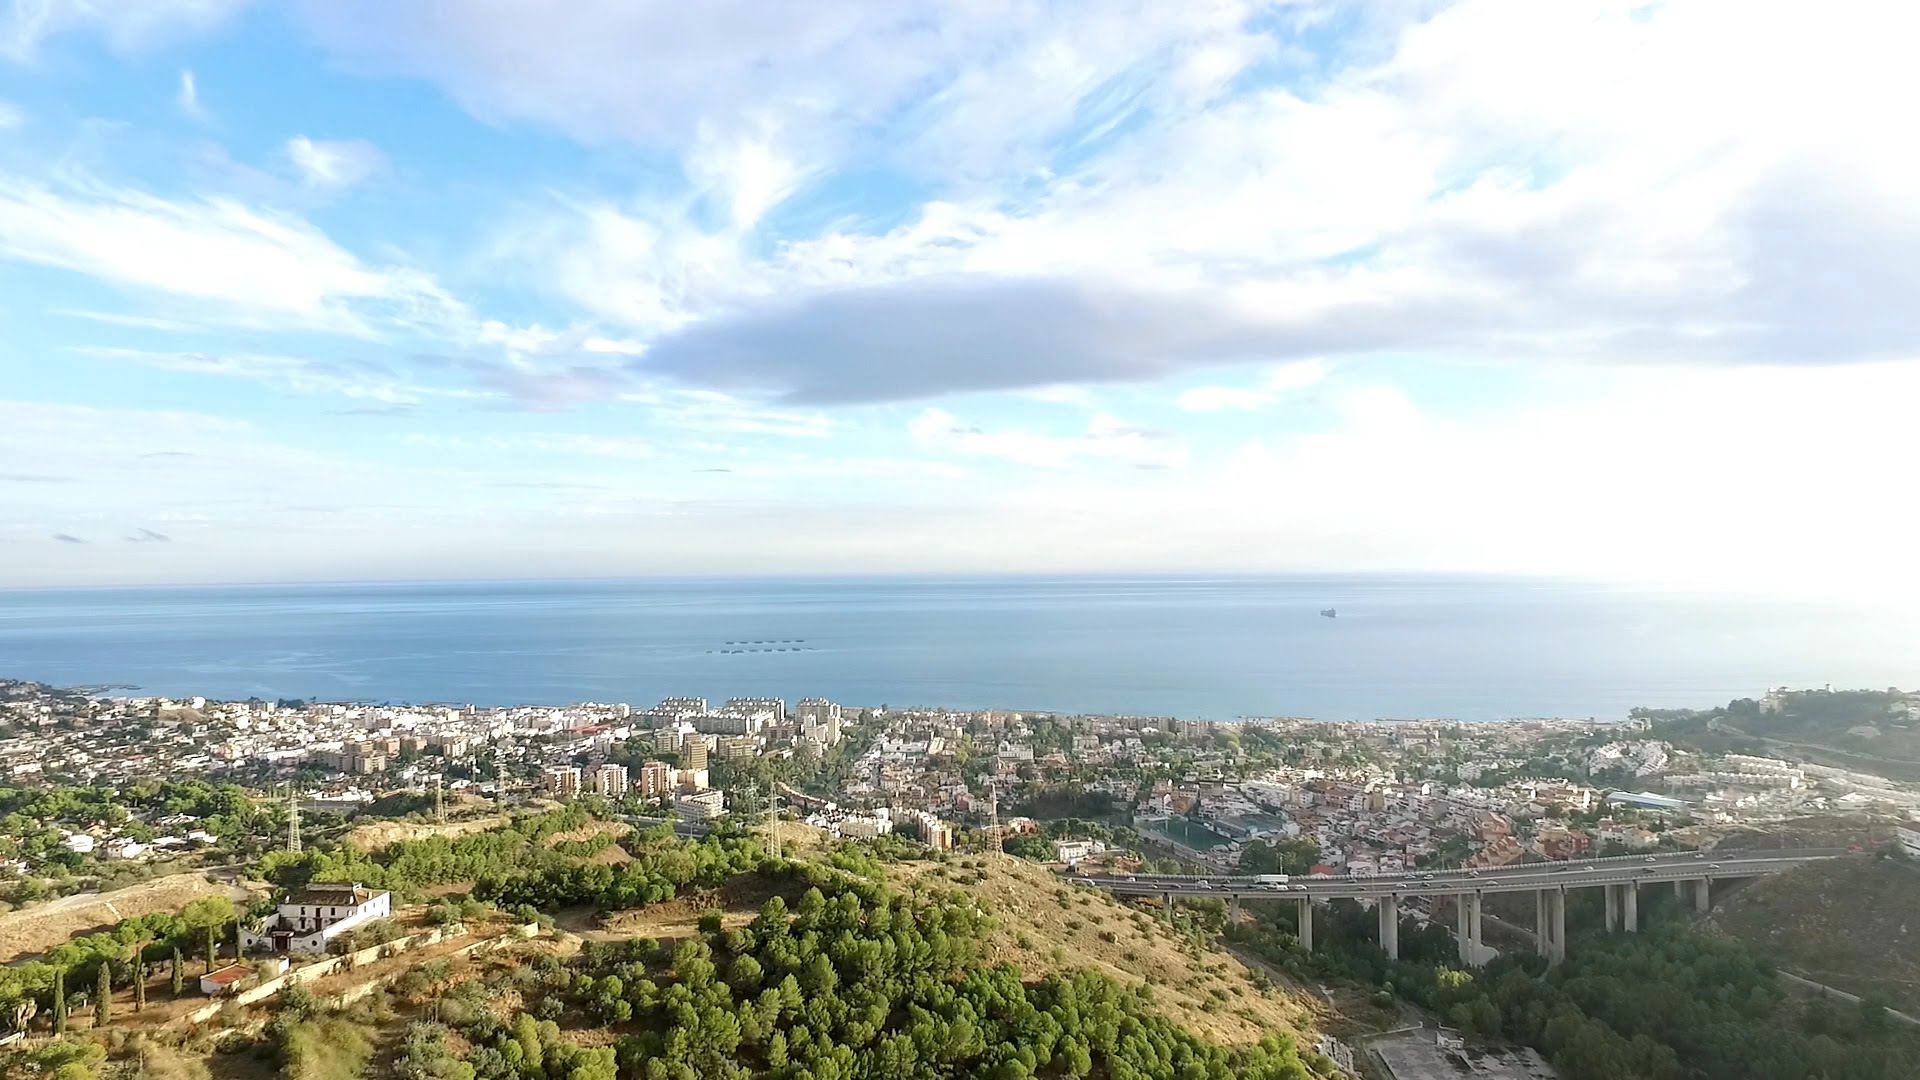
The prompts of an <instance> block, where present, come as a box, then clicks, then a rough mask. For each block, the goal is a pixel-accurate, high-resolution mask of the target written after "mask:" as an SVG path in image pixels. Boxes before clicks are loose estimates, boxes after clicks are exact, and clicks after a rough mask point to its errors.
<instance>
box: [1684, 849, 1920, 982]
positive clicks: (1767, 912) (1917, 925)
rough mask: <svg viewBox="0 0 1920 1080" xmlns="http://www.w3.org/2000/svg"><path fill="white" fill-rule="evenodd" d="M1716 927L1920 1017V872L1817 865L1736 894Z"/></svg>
mask: <svg viewBox="0 0 1920 1080" xmlns="http://www.w3.org/2000/svg"><path fill="white" fill-rule="evenodd" d="M1712 926H1713V927H1714V928H1715V929H1717V930H1719V931H1721V932H1723V933H1725V934H1727V935H1728V936H1730V937H1733V938H1736V939H1738V940H1740V941H1742V942H1745V943H1747V944H1748V945H1751V946H1753V947H1754V948H1755V949H1757V950H1759V951H1760V952H1762V953H1763V954H1765V955H1766V956H1768V957H1770V958H1772V959H1773V960H1774V961H1775V962H1777V963H1779V964H1780V965H1781V966H1782V967H1785V968H1787V969H1788V970H1791V971H1793V972H1795V973H1797V974H1800V975H1803V976H1805V977H1807V978H1809V979H1812V980H1814V981H1816V982H1821V983H1825V984H1827V985H1828V986H1834V987H1838V988H1839V989H1842V990H1846V991H1849V992H1851V993H1855V994H1859V995H1862V996H1872V997H1878V998H1880V999H1882V1000H1885V1001H1886V1002H1888V1003H1889V1004H1891V1005H1892V1006H1893V1007H1894V1008H1897V1009H1900V1010H1902V1011H1904V1012H1909V1013H1913V1012H1920V866H1915V865H1913V864H1903V863H1901V862H1898V861H1896V860H1893V859H1839V860H1834V861H1831V862H1819V863H1811V864H1809V865H1807V866H1802V867H1799V868H1797V869H1794V870H1789V871H1787V872H1786V873H1784V874H1778V875H1775V876H1773V877H1767V878H1761V879H1760V880H1758V881H1753V882H1749V883H1748V884H1747V885H1746V887H1744V888H1742V889H1739V890H1737V891H1735V892H1733V893H1731V894H1730V895H1729V896H1728V897H1727V899H1726V900H1725V901H1724V902H1723V903H1721V904H1720V905H1719V907H1718V908H1717V909H1716V910H1715V911H1714V914H1713V918H1712Z"/></svg>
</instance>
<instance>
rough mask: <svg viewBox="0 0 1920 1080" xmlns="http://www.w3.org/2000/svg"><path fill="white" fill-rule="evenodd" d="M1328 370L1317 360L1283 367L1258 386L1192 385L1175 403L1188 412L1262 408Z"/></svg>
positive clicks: (1304, 386)
mask: <svg viewBox="0 0 1920 1080" xmlns="http://www.w3.org/2000/svg"><path fill="white" fill-rule="evenodd" d="M1327 371H1328V365H1327V364H1326V362H1325V361H1323V360H1318V359H1314V360H1301V361H1298V362H1296V363H1292V364H1282V365H1280V366H1279V367H1277V368H1274V369H1273V370H1272V371H1270V372H1268V373H1267V377H1266V378H1265V379H1262V380H1261V382H1260V385H1258V386H1195V387H1192V388H1190V389H1188V390H1185V391H1182V392H1181V394H1180V396H1179V398H1177V399H1176V401H1175V404H1177V405H1179V407H1180V408H1182V409H1184V410H1186V411H1187V412H1223V411H1226V410H1229V409H1241V410H1246V409H1264V408H1266V407H1267V406H1268V405H1271V404H1273V403H1274V401H1275V400H1277V399H1278V398H1280V397H1283V396H1285V395H1287V394H1289V393H1291V392H1293V391H1296V390H1304V389H1306V388H1307V387H1309V386H1313V385H1315V384H1316V383H1318V382H1320V380H1322V379H1324V378H1326V377H1327Z"/></svg>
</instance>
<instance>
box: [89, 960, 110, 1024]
mask: <svg viewBox="0 0 1920 1080" xmlns="http://www.w3.org/2000/svg"><path fill="white" fill-rule="evenodd" d="M93 997H94V1005H93V1026H94V1027H104V1026H106V1025H107V1024H110V1023H112V1022H113V965H112V964H109V963H107V962H106V961H105V960H102V961H100V978H99V981H98V984H97V985H96V986H95V987H94V991H93Z"/></svg>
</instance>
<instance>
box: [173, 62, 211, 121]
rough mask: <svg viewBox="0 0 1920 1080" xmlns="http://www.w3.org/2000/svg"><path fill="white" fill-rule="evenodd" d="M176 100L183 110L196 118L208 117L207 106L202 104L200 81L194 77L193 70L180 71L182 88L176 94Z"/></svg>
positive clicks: (203, 118)
mask: <svg viewBox="0 0 1920 1080" xmlns="http://www.w3.org/2000/svg"><path fill="white" fill-rule="evenodd" d="M174 102H175V103H176V104H178V105H179V106H180V111H181V112H183V113H186V114H187V115H188V116H191V117H193V118H194V119H195V120H205V119H206V118H207V110H206V107H205V106H203V105H201V104H200V82H199V80H198V79H196V78H194V76H193V72H192V71H186V70H183V71H181V72H180V89H179V91H178V92H177V93H176V94H175V95H174Z"/></svg>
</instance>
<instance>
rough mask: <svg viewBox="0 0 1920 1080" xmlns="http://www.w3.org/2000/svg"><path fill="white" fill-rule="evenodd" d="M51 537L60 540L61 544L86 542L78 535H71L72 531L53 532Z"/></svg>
mask: <svg viewBox="0 0 1920 1080" xmlns="http://www.w3.org/2000/svg"><path fill="white" fill-rule="evenodd" d="M53 538H54V539H55V540H58V541H60V542H61V543H63V544H84V543H86V541H85V540H83V539H81V538H80V537H78V536H75V535H73V534H72V533H54V534H53Z"/></svg>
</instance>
